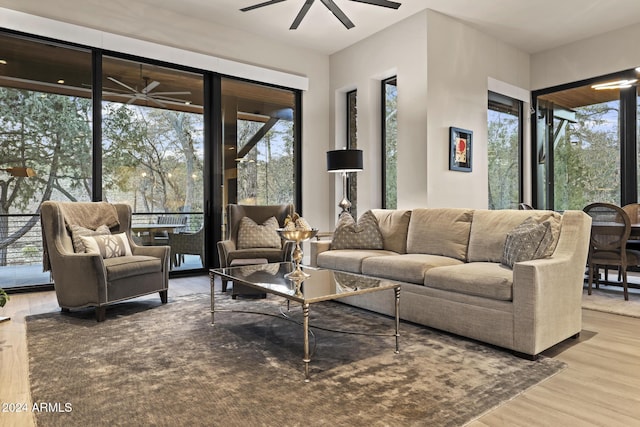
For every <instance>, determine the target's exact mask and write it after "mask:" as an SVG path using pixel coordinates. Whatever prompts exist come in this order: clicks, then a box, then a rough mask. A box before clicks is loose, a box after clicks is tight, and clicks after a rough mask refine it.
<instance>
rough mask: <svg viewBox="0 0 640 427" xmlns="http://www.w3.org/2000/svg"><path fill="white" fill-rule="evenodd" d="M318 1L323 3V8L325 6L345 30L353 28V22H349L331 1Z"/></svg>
mask: <svg viewBox="0 0 640 427" xmlns="http://www.w3.org/2000/svg"><path fill="white" fill-rule="evenodd" d="M320 1H321V2H322V3H324V5H325V6H327V9H329V10H330V11H331V13H333V14H334V15H335V17H336V18H338V19H339V20H340V22H342V25H344V26H345V28H346V29H347V30H349V29H351V28H353V27H355V25H354V24H353V22H351V20H350V19H349V18H347V15H345V14H344V12H343V11H342V9H340V8H339V7H338V5H337V4H335V3H334V2H333V0H320Z"/></svg>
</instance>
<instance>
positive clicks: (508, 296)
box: [310, 208, 591, 359]
mask: <svg viewBox="0 0 640 427" xmlns="http://www.w3.org/2000/svg"><path fill="white" fill-rule="evenodd" d="M343 215H344V214H343ZM365 215H368V218H369V225H367V223H366V222H365V221H364V218H363V217H364V216H365ZM363 217H361V218H360V219H359V220H358V223H357V224H355V223H354V224H350V225H347V226H346V227H343V226H341V224H340V223H341V222H342V220H343V217H342V216H341V218H340V220H339V222H338V225H337V227H336V231H335V232H334V237H333V239H332V240H331V241H328V240H320V241H313V242H311V248H310V249H311V251H310V258H311V259H310V264H311V265H312V266H317V267H321V268H328V269H332V270H336V271H345V272H351V273H358V274H363V275H365V276H375V277H380V278H386V279H391V280H394V281H399V282H401V283H402V291H401V298H400V318H401V319H403V320H406V321H410V322H414V323H417V324H421V325H425V326H428V327H432V328H436V329H440V330H444V331H447V332H451V333H454V334H457V335H461V336H464V337H468V338H472V339H475V340H479V341H482V342H485V343H488V344H492V345H495V346H498V347H503V348H506V349H510V350H512V351H513V352H514V353H515V354H517V355H518V356H520V357H525V358H529V359H535V358H536V357H537V356H538V354H539V353H540V352H542V351H544V350H546V349H548V348H549V347H551V346H553V345H555V344H557V343H559V342H561V341H563V340H565V339H567V338H570V337H577V336H578V334H579V333H580V331H581V329H582V310H581V304H582V288H583V282H584V273H585V265H586V260H587V253H588V249H589V237H590V230H591V218H590V217H589V216H588V215H586V214H585V213H584V212H582V211H565V212H564V213H563V214H559V213H556V212H553V211H544V210H527V211H524V210H495V211H494V210H474V209H462V208H420V209H413V210H386V209H373V210H370V211H367V212H366V213H365V214H363ZM351 221H353V219H351ZM372 223H373V224H374V225H373V226H372V225H371V224H372ZM343 225H344V224H343ZM375 227H377V231H378V232H379V237H380V238H381V239H380V240H381V241H379V242H378V241H376V238H375V236H374V238H373V239H371V236H373V235H374V234H375V231H376V230H373V228H375ZM531 227H533V228H535V229H536V230H537V232H536V233H537V234H536V235H535V236H534V237H535V238H534V239H533V243H534V244H539V246H537V247H535V248H534V249H535V250H534V251H533V253H531V251H530V250H529V253H527V250H524V251H522V250H521V248H522V247H525V248H527V247H528V248H529V249H530V248H531V247H532V246H535V245H532V244H531V240H532V238H531V236H532V235H533V234H531V233H530V231H531V230H533V229H532V228H531ZM367 229H368V231H367ZM540 229H542V230H543V234H544V237H543V238H540V242H538V240H536V239H538V238H539V237H540V233H538V231H540ZM345 230H346V231H345ZM372 230H373V231H372ZM523 230H524V231H523ZM366 233H368V234H369V237H368V238H362V236H364V235H365V234H366ZM542 241H544V243H545V245H544V247H543V245H542V243H541V242H542ZM350 242H351V243H350ZM523 242H524V243H523ZM518 247H520V249H519V248H518ZM514 248H515V249H514ZM514 254H515V258H514ZM523 256H524V258H523ZM528 258H531V259H528ZM341 301H343V302H346V303H348V304H352V305H354V306H357V307H361V308H365V309H368V310H372V311H375V312H378V313H382V314H386V315H393V313H394V298H393V295H392V291H388V292H386V291H384V292H374V293H371V294H366V295H360V296H355V297H348V298H344V299H342V300H341Z"/></svg>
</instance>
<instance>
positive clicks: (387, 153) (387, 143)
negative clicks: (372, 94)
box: [382, 77, 398, 209]
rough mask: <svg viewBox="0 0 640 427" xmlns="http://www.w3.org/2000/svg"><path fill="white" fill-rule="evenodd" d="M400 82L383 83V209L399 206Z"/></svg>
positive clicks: (391, 79) (385, 81) (384, 81)
mask: <svg viewBox="0 0 640 427" xmlns="http://www.w3.org/2000/svg"><path fill="white" fill-rule="evenodd" d="M397 136H398V82H397V78H396V77H391V78H388V79H386V80H383V81H382V207H383V208H385V209H396V208H397V206H398V179H397V176H398V174H397V166H398V152H397V150H398V141H397Z"/></svg>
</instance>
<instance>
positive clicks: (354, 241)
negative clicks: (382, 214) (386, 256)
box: [331, 210, 384, 249]
mask: <svg viewBox="0 0 640 427" xmlns="http://www.w3.org/2000/svg"><path fill="white" fill-rule="evenodd" d="M383 248H384V241H383V240H382V233H380V229H379V228H378V220H377V219H376V217H375V215H374V214H373V212H371V211H370V210H368V211H366V212H365V213H363V214H362V216H361V217H360V218H359V219H358V222H357V223H356V222H355V221H354V219H353V217H352V216H351V214H349V213H348V212H344V213H342V214H340V218H339V219H338V224H336V229H335V231H334V232H333V239H332V240H331V249H383Z"/></svg>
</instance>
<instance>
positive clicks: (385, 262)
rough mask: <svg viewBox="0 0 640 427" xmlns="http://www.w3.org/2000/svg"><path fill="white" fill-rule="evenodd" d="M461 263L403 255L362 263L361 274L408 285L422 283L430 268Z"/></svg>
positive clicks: (369, 259) (372, 259)
mask: <svg viewBox="0 0 640 427" xmlns="http://www.w3.org/2000/svg"><path fill="white" fill-rule="evenodd" d="M458 264H462V261H460V260H457V259H454V258H450V257H443V256H440V255H426V254H404V255H394V256H377V257H372V258H366V259H364V260H363V261H362V274H367V275H369V276H376V277H382V278H385V279H391V280H398V281H401V282H409V283H417V284H423V283H424V274H425V272H426V271H428V270H429V269H431V268H434V267H440V266H443V265H458Z"/></svg>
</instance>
